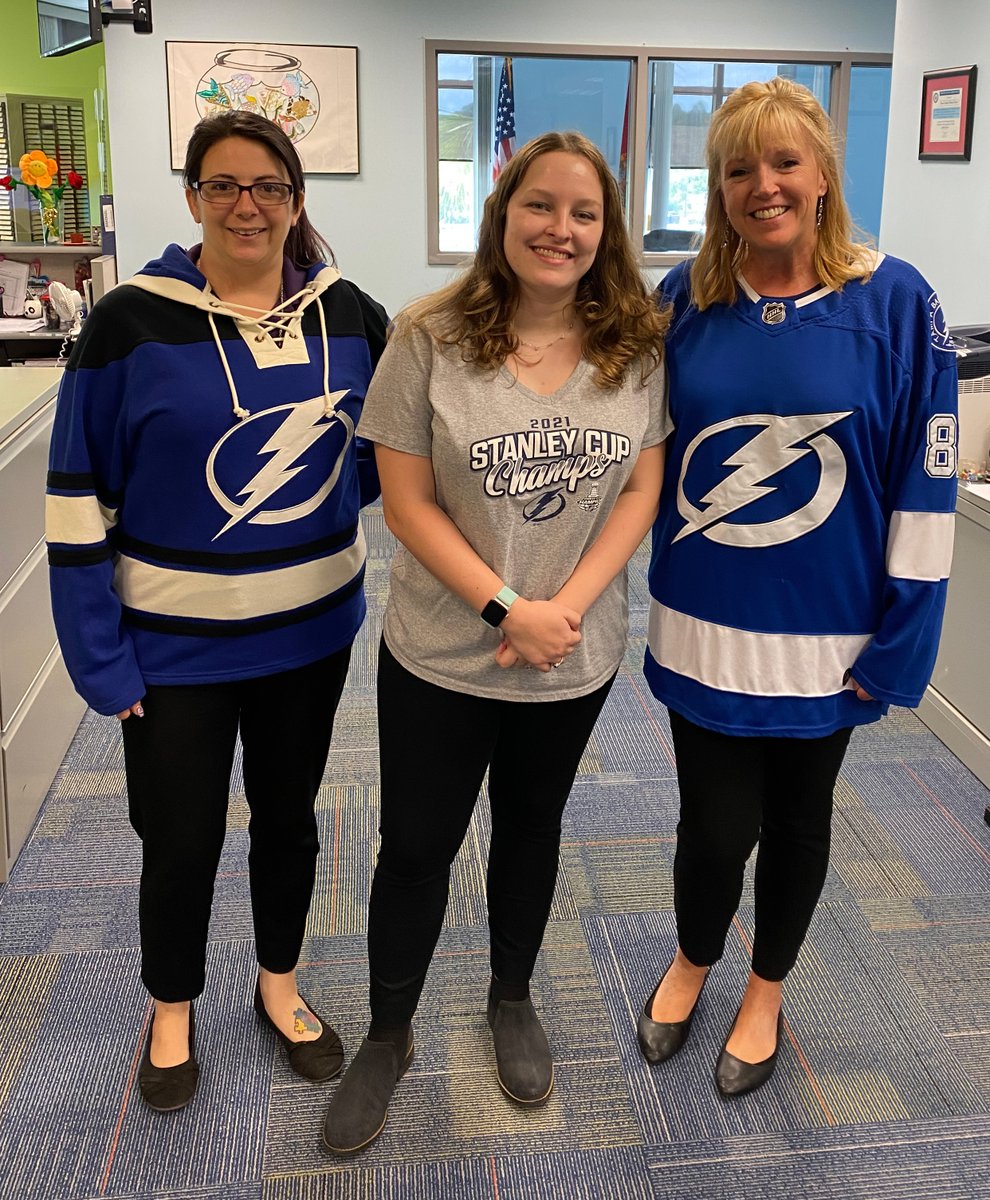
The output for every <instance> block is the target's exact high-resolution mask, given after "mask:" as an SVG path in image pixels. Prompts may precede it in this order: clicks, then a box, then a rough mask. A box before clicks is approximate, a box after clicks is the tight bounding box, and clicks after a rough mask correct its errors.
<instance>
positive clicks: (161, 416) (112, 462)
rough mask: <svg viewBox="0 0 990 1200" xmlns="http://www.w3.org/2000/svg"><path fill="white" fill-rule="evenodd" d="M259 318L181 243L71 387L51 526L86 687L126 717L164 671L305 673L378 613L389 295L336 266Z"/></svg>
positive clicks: (136, 285)
mask: <svg viewBox="0 0 990 1200" xmlns="http://www.w3.org/2000/svg"><path fill="white" fill-rule="evenodd" d="M286 281H288V283H289V285H290V286H289V287H286V288H285V290H286V292H288V291H290V290H292V291H293V292H294V294H292V295H289V296H288V298H287V299H286V300H285V301H284V302H283V303H281V304H280V305H279V306H278V307H277V308H276V309H275V310H273V311H272V312H271V313H267V314H259V315H257V316H246V315H245V314H244V313H241V312H238V311H237V310H235V309H229V308H227V307H226V306H225V305H224V304H223V301H222V300H221V299H220V298H219V297H217V296H215V295H214V294H213V293H212V292H211V290H210V288H209V285H208V284H207V281H206V280H205V278H204V277H203V275H202V274H201V273H200V271H199V270H198V268H197V267H196V265H195V263H194V262H193V261H192V260H191V258H190V256H189V255H187V254H186V252H185V251H184V250H182V249H181V248H180V247H178V246H174V245H173V246H169V247H168V249H167V250H166V251H165V253H164V255H163V256H162V258H161V259H159V260H156V261H155V262H152V263H149V264H148V265H147V266H146V267H145V268H144V270H143V271H142V272H141V273H140V274H139V275H138V276H136V277H135V278H134V279H132V280H130V281H128V282H127V283H125V284H122V285H121V286H120V287H118V288H115V289H114V290H113V291H112V292H110V293H109V294H108V295H107V296H106V297H104V299H103V300H101V301H100V302H99V304H97V305H96V307H95V308H94V310H93V312H92V314H91V315H90V316H89V318H88V319H87V320H86V322H85V324H84V325H83V329H82V333H81V335H80V337H79V339H78V341H77V343H76V345H75V348H74V350H73V353H72V356H71V358H70V360H69V365H68V367H67V369H66V372H65V375H64V377H63V380H62V385H61V388H60V390H59V397H58V403H57V408H56V416H55V428H54V433H53V438H52V446H51V454H50V460H49V467H50V471H49V479H48V500H47V517H46V537H47V541H48V547H49V563H50V576H51V588H52V604H53V610H54V614H55V623H56V628H57V630H58V636H59V642H60V645H61V648H62V653H63V656H64V658H65V663H66V666H67V668H68V671H69V674H70V676H71V678H72V680H73V683H74V684H75V686H76V688H77V690H78V691H79V692H80V694H81V695H82V696H83V697H84V699H85V700H86V701H87V702H88V703H89V704H90V705H91V706H92V707H93V708H94V709H96V710H97V712H101V713H105V714H112V713H117V712H122V711H123V710H124V709H126V708H128V707H129V706H130V705H132V704H134V703H135V702H136V701H137V700H139V699H140V698H141V697H142V696H143V695H144V691H145V684H146V683H156V684H191V683H215V682H221V681H225V680H234V679H243V678H250V677H254V676H259V675H265V674H271V673H274V672H276V671H282V670H288V669H290V668H292V667H297V666H302V665H304V664H306V663H308V662H312V661H315V660H316V659H319V658H322V657H324V656H326V655H329V654H332V653H333V652H334V651H335V650H338V649H340V648H341V647H343V646H345V645H347V644H349V643H350V642H351V641H352V640H353V638H354V635H355V633H356V632H357V630H358V628H359V627H360V625H361V621H362V620H363V618H364V613H365V602H364V593H363V588H362V583H363V577H364V566H365V543H364V538H363V535H362V532H361V526H360V521H359V516H358V510H359V507H360V505H361V504H362V503H366V502H367V501H369V500H371V499H373V498H374V497H375V496H376V495H377V490H378V489H377V475H376V474H375V471H374V462H373V457H372V456H371V451H372V448H371V447H370V446H367V447H365V448H363V449H364V461H363V462H362V461H361V453H360V449H359V445H358V440H357V439H356V438H355V436H354V431H355V427H356V425H357V421H358V418H359V416H360V412H361V408H362V405H363V401H364V395H365V391H366V389H367V385H368V382H369V381H370V379H371V373H372V371H373V369H374V365H375V363H376V362H377V360H378V358H379V356H380V355H381V352H382V350H383V349H384V345H385V325H386V316H385V313H384V311H383V310H382V308H381V307H380V306H379V305H378V304H376V303H375V302H374V301H373V300H371V299H369V298H368V297H367V296H365V295H364V294H363V293H362V292H360V291H359V290H358V289H357V288H356V287H354V286H353V285H352V284H350V283H348V282H347V281H346V280H343V279H341V277H340V275H339V273H338V272H337V270H336V269H335V268H332V267H328V266H325V265H323V264H317V265H315V266H313V267H311V268H309V269H308V271H307V272H306V273H305V274H303V273H302V272H300V271H299V269H298V268H296V267H294V266H293V265H292V264H291V263H289V262H288V261H286V264H285V268H284V271H283V283H285V282H286Z"/></svg>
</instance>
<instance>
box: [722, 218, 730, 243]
mask: <svg viewBox="0 0 990 1200" xmlns="http://www.w3.org/2000/svg"><path fill="white" fill-rule="evenodd" d="M731 233H732V226H731V225H730V224H729V218H728V217H726V218H725V224H724V225H723V227H722V248H723V250H724V249H725V247H726V246H728V244H729V237H730V235H731Z"/></svg>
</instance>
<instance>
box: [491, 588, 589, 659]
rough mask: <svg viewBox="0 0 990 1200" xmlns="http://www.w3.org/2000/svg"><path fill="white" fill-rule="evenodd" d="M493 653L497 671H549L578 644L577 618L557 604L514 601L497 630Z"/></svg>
mask: <svg viewBox="0 0 990 1200" xmlns="http://www.w3.org/2000/svg"><path fill="white" fill-rule="evenodd" d="M499 628H500V630H501V633H502V639H503V640H502V642H501V643H500V645H499V647H498V649H497V650H496V651H495V661H496V662H497V663H498V665H499V666H500V667H505V668H508V667H534V668H535V669H536V670H537V671H544V672H546V671H550V670H552V669H553V668H554V667H557V666H560V664H561V663H562V662H563V661H564V659H566V658H567V656H568V655H569V654H572V653H573V651H574V647H575V646H576V645H577V644H578V642H580V640H581V633H580V629H581V614H580V613H579V612H577V611H576V610H575V609H573V608H569V607H568V606H567V605H566V604H561V603H560V602H559V601H557V600H525V599H524V598H523V597H522V596H520V597H519V599H518V600H516V601H515V602H514V603H513V605H512V607H511V608H510V609H509V611H508V613H507V614H506V617H505V620H504V621H503V622H502V624H501V625H500V626H499Z"/></svg>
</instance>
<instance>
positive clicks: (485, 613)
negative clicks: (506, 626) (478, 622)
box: [481, 600, 509, 629]
mask: <svg viewBox="0 0 990 1200" xmlns="http://www.w3.org/2000/svg"><path fill="white" fill-rule="evenodd" d="M508 611H509V610H508V609H507V608H506V607H505V605H504V604H500V603H499V602H498V601H497V600H489V601H488V603H487V604H486V605H485V607H484V608H483V609H482V610H481V619H482V621H484V622H485V623H486V624H488V625H491V627H492V628H493V629H497V628H498V627H499V625H501V624H502V622H503V621H504V620H505V614H506V613H507V612H508Z"/></svg>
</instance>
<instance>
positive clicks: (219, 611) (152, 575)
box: [114, 525, 367, 621]
mask: <svg viewBox="0 0 990 1200" xmlns="http://www.w3.org/2000/svg"><path fill="white" fill-rule="evenodd" d="M366 553H367V548H366V545H365V541H364V531H363V530H362V529H361V526H360V525H358V532H357V537H356V538H355V540H354V541H353V543H352V544H351V545H350V546H348V547H346V549H344V550H340V551H338V552H337V553H336V554H331V555H327V556H326V557H324V558H318V559H316V560H315V561H313V562H306V563H297V564H296V565H295V566H292V567H279V568H278V569H277V570H274V571H256V572H253V573H251V572H234V573H230V574H226V575H220V574H213V573H211V572H208V571H196V570H189V569H187V570H175V569H172V568H169V567H157V566H153V565H152V564H151V563H146V562H140V561H139V560H138V559H136V558H129V557H128V556H127V555H126V554H122V555H121V556H120V558H119V559H118V560H117V570H116V573H115V575H114V588H115V590H116V592H117V595H118V596H119V597H120V599H121V601H122V602H123V603H124V604H125V605H127V607H128V608H137V609H140V610H141V611H142V612H149V613H155V614H156V615H159V616H168V617H188V618H191V619H196V618H200V619H212V620H216V621H244V620H250V619H251V618H252V617H264V616H268V615H269V614H270V613H282V612H291V611H292V609H294V608H301V607H302V606H303V605H304V604H313V603H315V602H316V601H318V600H322V599H323V598H324V596H329V595H330V594H331V593H333V592H335V591H337V590H338V589H339V588H342V587H344V585H345V584H347V583H350V581H351V580H352V579H353V578H354V577H355V575H357V573H358V572H359V571H360V570H361V566H362V564H363V563H364V560H365V556H366Z"/></svg>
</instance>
